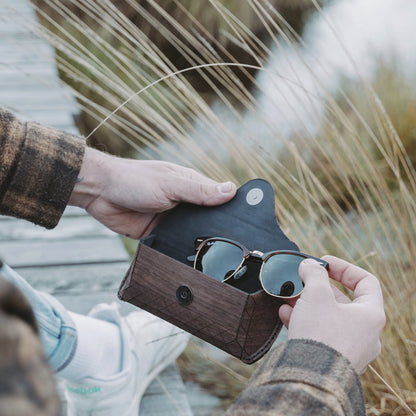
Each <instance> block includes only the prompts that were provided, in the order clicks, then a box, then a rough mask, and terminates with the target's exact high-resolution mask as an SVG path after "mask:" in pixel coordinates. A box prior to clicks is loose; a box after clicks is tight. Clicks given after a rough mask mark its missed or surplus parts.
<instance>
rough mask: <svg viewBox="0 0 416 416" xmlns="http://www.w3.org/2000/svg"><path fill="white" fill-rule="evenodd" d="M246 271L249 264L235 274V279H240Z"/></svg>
mask: <svg viewBox="0 0 416 416" xmlns="http://www.w3.org/2000/svg"><path fill="white" fill-rule="evenodd" d="M246 271H247V266H243V267H242V268H241V269H240V270H239V271H238V272H237V273H236V274H235V275H234V279H235V280H238V279H240V278H241V277H243V276H244V274H245V273H246Z"/></svg>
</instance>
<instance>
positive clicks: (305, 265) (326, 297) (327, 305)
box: [279, 256, 386, 374]
mask: <svg viewBox="0 0 416 416" xmlns="http://www.w3.org/2000/svg"><path fill="white" fill-rule="evenodd" d="M323 259H324V260H326V261H327V262H328V263H329V275H328V273H327V271H326V270H325V269H324V268H323V267H322V266H320V265H319V264H318V263H317V262H316V261H314V260H309V259H308V260H305V261H303V262H302V263H301V265H300V267H299V274H300V276H301V278H302V280H303V282H304V283H305V288H304V291H303V292H302V293H301V295H300V297H299V298H298V299H297V300H295V301H293V302H291V305H283V306H282V307H281V308H280V310H279V315H280V318H281V319H282V321H283V323H284V324H285V326H286V327H288V330H289V331H288V333H289V339H293V338H306V339H312V340H315V341H319V342H322V343H324V344H326V345H328V346H330V347H332V348H334V349H335V350H337V351H339V352H340V353H341V354H343V355H344V356H345V357H347V358H348V359H349V360H350V361H351V363H352V365H353V367H354V368H355V370H356V371H357V373H358V374H362V373H363V372H364V371H365V369H366V368H367V366H368V364H369V363H370V362H371V361H373V360H374V359H375V358H376V357H377V356H378V354H379V353H380V350H381V343H380V334H381V331H382V329H383V327H384V325H385V322H386V318H385V314H384V308H383V296H382V293H381V288H380V284H379V282H378V280H377V278H376V277H374V276H373V275H372V274H370V273H368V272H367V271H366V270H364V269H361V268H359V267H357V266H354V265H352V264H350V263H348V262H346V261H344V260H341V259H338V258H336V257H333V256H324V257H323ZM329 278H332V279H334V280H336V281H338V282H340V283H342V284H343V285H344V286H345V287H347V288H348V289H351V290H352V291H353V292H354V296H353V300H350V299H349V298H348V297H347V296H345V295H344V294H343V293H342V292H341V291H340V290H338V289H337V288H335V287H334V286H333V285H331V283H330V280H329ZM311 359H313V357H312V358H311Z"/></svg>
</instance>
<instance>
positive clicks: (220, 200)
mask: <svg viewBox="0 0 416 416" xmlns="http://www.w3.org/2000/svg"><path fill="white" fill-rule="evenodd" d="M236 191H237V187H236V186H235V184H234V183H233V182H223V183H219V182H215V181H213V180H212V179H209V178H206V177H205V176H202V175H201V176H199V177H198V178H193V179H182V180H181V179H177V180H176V183H175V186H174V193H173V195H172V196H173V199H175V200H176V201H180V202H190V203H192V204H197V205H220V204H224V203H225V202H228V201H229V200H230V199H231V198H233V197H234V195H235V193H236Z"/></svg>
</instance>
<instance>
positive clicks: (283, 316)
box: [279, 304, 293, 328]
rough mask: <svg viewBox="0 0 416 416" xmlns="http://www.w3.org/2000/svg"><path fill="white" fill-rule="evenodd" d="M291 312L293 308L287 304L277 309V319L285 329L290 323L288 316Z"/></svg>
mask: <svg viewBox="0 0 416 416" xmlns="http://www.w3.org/2000/svg"><path fill="white" fill-rule="evenodd" d="M292 311H293V307H292V306H290V305H287V304H283V305H282V306H281V307H280V308H279V318H280V320H281V321H282V322H283V325H284V326H285V327H286V328H289V321H290V316H291V315H292Z"/></svg>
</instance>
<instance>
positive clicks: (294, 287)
mask: <svg viewBox="0 0 416 416" xmlns="http://www.w3.org/2000/svg"><path fill="white" fill-rule="evenodd" d="M195 250H196V254H195V256H191V257H190V258H189V260H193V261H194V268H195V269H196V270H199V271H200V272H203V273H204V274H206V275H208V276H210V277H213V278H214V279H216V280H218V281H220V282H226V281H227V280H230V279H236V280H238V279H241V278H242V277H243V276H244V274H245V273H246V271H247V266H246V265H245V264H244V263H245V262H246V260H251V261H255V262H259V263H260V262H261V268H260V272H259V280H260V283H261V286H262V287H263V289H264V291H265V292H266V293H268V294H269V295H272V296H276V297H278V298H285V299H288V298H294V297H296V296H298V295H300V294H301V293H302V291H303V287H304V284H303V282H302V279H301V278H300V276H299V273H298V270H299V265H300V263H301V262H302V261H303V260H305V259H314V260H316V261H317V262H318V263H319V264H320V265H321V266H322V267H325V268H328V263H327V262H326V261H324V260H322V259H319V258H317V257H313V256H310V255H309V254H304V253H300V252H298V251H291V250H278V251H269V252H267V253H262V252H261V251H258V250H253V251H251V250H249V249H248V248H247V247H244V246H243V245H242V244H240V243H238V242H236V241H233V240H229V239H227V238H221V237H213V238H211V237H209V238H208V237H199V238H197V239H196V240H195Z"/></svg>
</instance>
